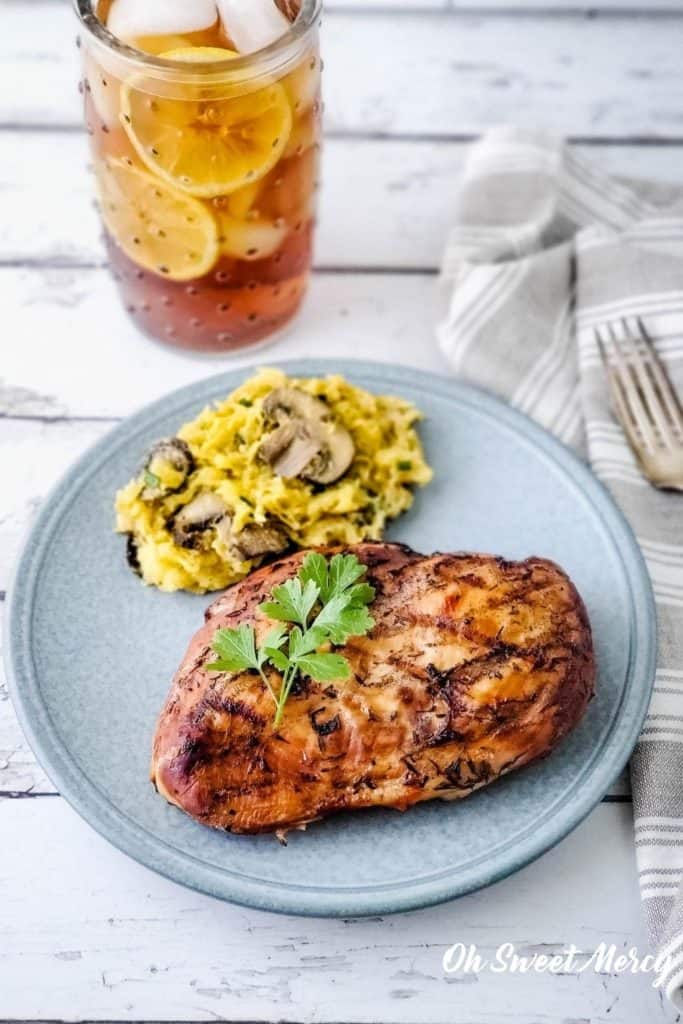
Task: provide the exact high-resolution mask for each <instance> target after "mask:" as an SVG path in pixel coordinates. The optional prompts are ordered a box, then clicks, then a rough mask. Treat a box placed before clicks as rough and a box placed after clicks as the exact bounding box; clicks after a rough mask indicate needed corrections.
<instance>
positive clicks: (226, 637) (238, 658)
mask: <svg viewBox="0 0 683 1024" xmlns="http://www.w3.org/2000/svg"><path fill="white" fill-rule="evenodd" d="M211 646H212V647H213V649H214V651H215V652H216V654H217V655H218V657H219V660H218V661H216V662H213V663H212V664H211V665H207V666H206V668H207V670H208V671H209V672H244V670H245V669H248V668H256V669H258V668H259V662H258V658H257V656H256V635H255V633H254V627H253V626H249V625H247V623H246V622H243V623H242V624H241V625H240V626H238V627H237V629H218V630H216V633H215V635H214V638H213V644H212V645H211Z"/></svg>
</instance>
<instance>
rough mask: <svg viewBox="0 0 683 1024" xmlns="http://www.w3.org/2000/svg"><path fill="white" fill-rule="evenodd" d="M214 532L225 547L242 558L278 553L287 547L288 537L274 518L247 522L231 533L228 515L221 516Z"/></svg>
mask: <svg viewBox="0 0 683 1024" xmlns="http://www.w3.org/2000/svg"><path fill="white" fill-rule="evenodd" d="M216 532H217V533H218V536H219V537H220V539H221V540H222V541H223V543H224V544H225V545H226V547H229V548H231V549H232V550H233V551H234V552H235V554H236V555H237V557H238V558H242V559H251V558H261V557H262V556H263V555H278V554H280V552H281V551H284V550H285V549H286V548H287V547H289V537H288V536H287V534H286V533H285V531H284V529H283V528H282V527H281V526H280V524H279V523H277V522H276V521H275V520H274V519H268V520H266V522H265V523H247V525H246V526H245V527H244V528H243V529H242V530H240V532H239V533H233V532H232V520H231V519H230V516H223V518H222V519H221V520H220V522H219V523H218V524H217V526H216Z"/></svg>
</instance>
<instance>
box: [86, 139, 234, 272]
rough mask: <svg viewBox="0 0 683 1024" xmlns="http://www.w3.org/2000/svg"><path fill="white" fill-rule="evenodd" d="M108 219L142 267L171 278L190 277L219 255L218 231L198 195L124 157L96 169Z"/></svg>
mask: <svg viewBox="0 0 683 1024" xmlns="http://www.w3.org/2000/svg"><path fill="white" fill-rule="evenodd" d="M96 175H97V181H98V185H99V190H100V205H101V209H102V219H103V221H104V223H105V225H106V227H107V229H108V230H109V232H110V233H111V234H112V235H113V237H114V238H115V240H116V242H117V243H118V244H119V245H120V247H121V248H122V249H123V251H124V252H125V254H126V255H127V256H129V257H130V259H132V260H133V261H134V262H135V263H137V264H138V266H141V267H144V268H145V269H146V270H153V271H154V272H155V273H157V274H159V275H160V276H162V277H167V278H169V280H171V281H190V280H192V279H193V278H195V277H201V276H202V275H203V274H207V273H208V272H209V270H211V268H212V266H213V265H214V263H215V262H216V260H217V259H218V230H217V225H216V221H215V220H214V218H213V217H212V215H211V213H210V212H209V210H208V209H207V208H206V207H205V206H204V205H203V204H202V203H200V202H199V200H197V199H193V198H192V196H188V195H186V194H185V193H184V192H179V191H178V189H175V188H170V187H169V186H168V185H166V184H165V183H164V182H162V181H159V179H158V178H155V177H153V176H152V175H151V174H148V173H147V171H144V170H142V169H141V168H139V167H134V166H132V165H130V164H129V163H126V161H124V160H117V159H115V158H113V157H108V158H107V159H106V160H105V161H104V162H103V163H101V164H99V165H98V167H97V169H96Z"/></svg>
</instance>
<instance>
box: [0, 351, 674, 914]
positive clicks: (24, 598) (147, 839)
mask: <svg viewBox="0 0 683 1024" xmlns="http://www.w3.org/2000/svg"><path fill="white" fill-rule="evenodd" d="M263 365H272V366H276V367H277V368H278V369H280V368H281V369H282V370H283V371H284V372H285V373H287V374H288V375H290V376H324V375H327V374H335V375H340V374H341V375H347V374H348V375H353V374H354V373H355V374H357V375H359V376H363V377H371V378H372V377H375V378H378V382H381V386H382V388H383V390H384V391H386V390H391V389H392V388H398V389H399V394H400V387H401V385H402V384H406V383H407V384H408V385H410V386H413V387H415V386H416V385H417V386H421V387H423V388H428V389H429V390H430V391H432V392H436V393H438V394H440V395H442V396H444V397H447V398H455V399H456V400H458V399H459V400H460V401H461V402H462V401H465V402H469V403H470V404H472V403H473V402H474V403H476V406H477V409H478V410H479V411H484V412H487V413H489V414H490V415H493V416H494V417H495V419H496V421H497V422H498V423H502V424H504V425H505V426H507V427H508V429H511V430H512V431H513V432H514V433H515V434H516V436H517V437H518V438H519V439H520V440H523V441H526V442H527V443H532V444H533V446H534V447H535V448H536V449H537V450H539V449H540V450H541V451H542V452H543V454H544V455H545V456H546V457H549V458H550V459H551V460H552V462H553V463H555V464H556V465H558V466H559V467H560V468H561V469H562V470H563V471H564V472H565V474H566V475H567V476H569V477H570V479H571V480H572V483H573V484H574V485H575V486H577V488H578V489H579V491H580V492H581V493H582V494H583V495H584V497H587V498H588V499H589V500H590V502H591V506H592V508H593V510H594V511H595V513H596V514H598V516H599V518H600V520H601V521H602V525H603V527H604V528H606V529H607V530H608V533H609V535H610V538H611V540H612V542H613V544H614V545H615V547H616V549H617V551H618V553H619V556H620V559H621V563H622V569H623V572H624V575H625V580H626V583H627V589H628V598H629V611H630V620H631V627H632V629H631V635H630V642H631V648H632V649H631V654H630V658H629V663H628V667H627V672H626V676H625V685H624V690H623V693H622V698H621V702H620V706H619V709H618V711H617V714H616V716H615V718H614V720H613V722H612V725H611V728H610V731H609V733H608V734H607V736H606V737H605V740H604V742H603V744H602V746H601V747H600V748H599V751H598V753H599V756H597V754H596V756H595V757H593V758H591V760H590V761H589V762H587V766H588V767H587V771H588V775H587V781H588V782H589V783H590V785H588V786H585V787H584V786H579V787H575V790H574V792H573V793H572V794H571V795H570V796H569V797H567V796H566V791H565V793H563V794H562V799H561V800H560V801H559V803H558V802H555V803H553V804H551V806H550V807H549V808H548V811H547V812H546V814H545V816H544V818H543V819H542V823H543V828H542V829H540V830H537V831H538V834H533V835H532V836H525V837H523V840H522V841H521V842H517V843H515V844H513V845H512V846H511V847H507V848H504V849H503V850H502V851H500V852H499V853H498V855H497V859H496V861H495V862H494V863H493V864H490V865H488V866H487V864H486V863H485V864H483V865H481V866H480V867H479V868H478V869H477V871H476V872H475V875H476V877H475V878H473V879H469V878H465V879H462V878H461V879H460V880H459V881H458V880H455V881H451V880H450V879H448V878H446V877H443V876H441V877H438V878H436V879H433V878H432V879H429V878H427V879H426V880H424V881H416V882H413V883H410V882H408V883H406V882H402V883H390V884H387V885H386V886H384V885H381V886H378V885H377V884H375V885H374V886H368V887H363V888H362V889H360V890H356V891H354V890H353V889H350V888H349V889H346V888H344V889H336V890H335V889H330V890H325V891H322V890H311V889H305V888H300V889H295V888H293V887H290V886H288V885H287V884H285V885H283V884H282V883H278V882H264V881H263V880H260V879H251V880H245V879H244V878H239V879H238V878H235V877H234V876H228V875H226V874H225V873H224V872H222V871H221V869H220V868H218V867H217V866H215V865H213V864H207V863H206V862H205V861H202V860H200V859H198V858H195V857H193V856H192V855H191V854H188V853H186V852H185V851H180V850H178V849H176V848H175V847H173V846H171V845H170V844H168V843H166V841H165V840H164V839H162V838H161V837H159V836H157V835H155V834H154V833H152V832H150V831H147V830H146V829H145V828H143V827H142V826H141V825H140V824H138V823H136V822H134V821H133V820H132V819H130V818H129V817H128V816H127V815H126V814H124V812H122V811H119V810H118V809H117V808H115V807H114V806H113V805H112V804H111V803H110V802H109V801H108V799H107V797H106V796H105V795H104V794H102V793H101V792H100V790H99V788H98V786H97V784H96V783H95V782H94V780H93V779H92V778H91V777H90V776H89V775H87V774H86V773H85V772H84V771H83V770H82V769H81V768H80V767H79V766H78V765H77V764H76V763H75V761H74V760H73V758H72V757H71V755H70V752H69V750H68V748H67V747H66V746H65V744H64V743H63V742H62V740H61V737H60V736H59V734H58V733H57V731H56V729H54V728H53V727H52V728H51V721H50V716H49V713H48V711H47V708H46V706H45V704H44V702H43V701H42V697H41V694H40V686H39V684H38V682H37V680H36V678H35V672H33V671H32V664H31V655H30V651H31V631H30V628H29V629H28V630H26V628H25V626H26V616H27V615H28V617H29V621H30V616H31V614H32V608H33V602H32V597H33V594H34V585H33V586H29V589H28V591H27V590H26V585H27V581H28V582H29V583H33V584H34V582H35V581H33V580H32V577H31V566H32V565H34V566H35V565H39V564H40V561H41V557H40V556H41V553H42V547H41V543H40V535H41V533H47V532H48V530H49V529H50V528H54V526H55V525H56V523H57V522H59V518H60V508H59V505H60V503H62V502H64V501H66V500H67V499H69V498H70V497H73V492H74V490H80V487H79V486H78V484H79V482H80V481H81V479H82V476H83V473H84V471H86V470H88V469H91V468H92V467H93V466H94V467H96V468H98V467H99V465H100V464H101V461H102V457H103V456H106V455H108V454H111V449H112V446H114V447H115V449H116V450H118V448H119V447H120V446H121V445H124V444H126V443H128V442H130V440H131V436H134V435H135V433H137V432H139V431H142V430H144V429H145V428H146V427H147V426H149V425H151V423H152V422H154V421H155V420H156V419H157V418H158V417H159V415H160V414H163V415H169V414H170V413H172V412H173V409H174V407H176V406H182V405H185V404H187V403H188V402H191V401H195V400H196V401H197V403H199V402H201V401H205V402H208V401H212V400H214V399H213V397H212V393H213V391H215V390H219V389H222V388H223V387H225V388H229V389H232V388H234V387H235V386H236V378H240V379H246V378H247V377H248V376H250V375H252V374H253V373H255V372H256V371H257V370H258V369H259V368H260V367H261V366H263ZM223 382H225V383H223ZM117 442H118V443H117ZM4 621H5V629H6V634H5V635H6V637H7V642H6V644H4V645H3V646H4V650H3V656H4V662H5V670H6V674H7V681H8V689H9V693H10V697H11V699H12V704H13V707H14V710H15V713H16V715H17V718H18V720H19V723H20V725H21V728H22V729H23V731H24V734H25V736H26V738H27V740H28V742H29V745H30V746H31V749H32V751H33V753H34V754H35V756H36V759H37V760H38V761H39V763H40V764H41V766H42V767H43V768H44V770H45V771H46V773H47V774H48V776H49V778H50V779H51V781H52V782H53V784H54V785H55V788H57V789H58V791H59V793H60V794H61V795H62V796H63V797H64V798H65V799H66V800H67V802H68V803H69V804H70V805H71V806H72V807H73V808H74V810H76V812H77V813H78V814H79V815H80V816H81V817H82V818H83V819H84V820H85V821H86V822H87V823H88V824H89V825H90V826H91V827H92V828H94V829H95V830H96V831H97V832H99V833H100V835H102V836H103V837H104V838H105V839H107V840H108V841H109V842H110V843H112V844H113V845H114V846H115V847H117V848H118V849H120V850H121V851H122V852H124V853H126V854H127V855H128V856H130V857H132V858H133V859H134V860H136V861H138V862H139V863H141V864H143V865H144V866H145V867H148V868H150V869H151V870H153V871H155V872H157V873H158V874H161V875H164V876H165V877H167V878H169V879H171V880H172V881H175V882H178V883H180V884H182V885H185V886H187V887H189V888H192V889H195V890H197V891H200V892H204V893H207V894H209V895H212V896H215V897H217V898H220V899H224V900H227V901H229V902H232V903H236V904H238V905H241V906H247V907H252V908H255V909H259V910H268V911H273V912H277V913H284V914H296V915H301V916H309V917H361V916H368V915H376V914H388V913H397V912H404V911H408V910H415V909H419V908H422V907H427V906H432V905H435V904H438V903H442V902H445V901H447V900H451V899H455V898H457V897H459V896H463V895H465V894H467V893H470V892H474V891H476V890H478V889H481V888H483V887H485V886H488V885H490V884H492V883H494V882H496V881H500V880H502V879H503V878H506V877H508V876H509V875H511V874H513V873H514V872H516V871H518V870H519V869H520V868H522V867H524V866H526V865H527V864H529V863H531V862H532V861H534V860H535V859H536V858H538V857H540V856H541V855H542V854H543V853H545V852H547V851H548V850H550V849H551V848H552V847H553V846H555V845H556V844H557V843H558V842H560V841H561V840H562V839H563V838H565V837H566V836H567V835H568V834H569V833H570V832H572V831H573V830H574V829H575V828H576V827H577V826H578V825H579V824H580V823H581V821H583V820H584V818H585V817H586V816H587V815H588V814H589V813H590V812H591V811H592V810H593V809H594V807H596V806H597V804H598V803H600V801H601V800H602V798H603V796H604V795H605V793H606V791H607V789H608V788H609V787H610V785H611V784H612V783H613V782H614V780H615V779H616V778H617V777H618V775H619V774H620V772H621V771H622V770H623V768H624V766H625V765H626V763H627V761H628V759H629V757H630V755H631V752H632V749H633V747H634V746H635V743H636V741H637V738H638V735H639V733H640V729H641V727H642V723H643V720H644V718H645V715H646V713H647V708H648V705H649V701H650V695H651V690H652V685H653V681H654V670H655V663H656V614H655V603H654V595H653V592H652V586H651V582H650V578H649V574H648V571H647V568H646V565H645V560H644V558H643V555H642V552H641V551H640V548H639V546H638V542H637V540H636V538H635V535H634V533H633V530H632V528H631V526H630V525H629V523H628V521H627V520H626V518H625V516H624V514H623V513H622V511H621V510H620V509H619V507H618V506H617V505H616V502H615V501H614V499H613V498H612V497H611V495H610V494H609V492H608V491H607V489H606V488H605V486H604V485H603V484H602V483H601V482H600V481H599V480H598V479H597V477H596V476H594V474H593V473H592V472H591V470H590V469H589V468H588V466H587V465H585V464H584V463H583V462H581V460H580V459H579V458H578V457H577V456H576V455H575V453H574V452H573V451H571V450H570V449H569V448H567V447H566V446H565V445H563V444H562V442H560V441H559V440H557V438H555V437H554V436H553V435H551V434H550V433H548V432H547V431H546V430H544V429H543V428H542V427H540V426H539V425H538V424H537V423H535V422H534V421H533V420H531V419H529V418H528V417H527V416H525V415H524V414H523V413H521V412H519V411H518V410H516V409H513V408H512V407H511V406H510V405H508V404H507V403H505V402H504V401H502V400H501V399H499V398H497V397H495V396H494V395H492V394H491V393H489V392H486V391H484V390H482V389H480V388H478V387H475V386H474V385H472V384H469V383H468V382H465V381H462V380H459V379H457V378H453V377H448V376H439V375H438V374H436V373H432V372H428V371H424V370H418V369H416V368H413V367H410V366H406V365H404V364H392V363H382V362H376V361H362V360H354V359H324V358H300V359H287V360H278V359H273V360H272V362H268V363H265V362H264V363H260V362H259V363H253V364H249V365H247V366H241V367H232V368H230V369H228V370H225V371H223V372H221V373H219V374H215V375H211V376H209V377H205V378H202V379H201V380H199V381H195V382H193V383H192V384H189V385H185V386H184V387H182V388H178V389H175V390H173V391H171V392H168V393H167V394H165V395H163V396H161V397H160V398H157V399H155V400H154V401H153V402H150V403H148V404H147V405H145V406H143V407H142V408H140V409H138V410H137V411H135V412H133V413H132V414H130V415H128V416H126V417H124V418H123V419H122V421H121V422H120V423H117V424H116V425H115V426H114V427H113V428H112V429H111V430H109V431H107V433H106V434H105V435H104V436H103V437H102V438H100V439H99V440H98V441H97V442H95V444H93V445H91V446H89V447H88V448H87V449H86V450H85V451H84V452H83V453H82V454H81V455H80V456H79V458H78V459H77V460H76V461H75V462H73V463H72V464H71V465H70V466H69V468H68V469H67V470H66V472H65V473H64V474H62V476H61V477H60V478H59V480H58V481H57V482H56V484H55V485H54V486H53V487H52V488H51V489H50V491H49V492H48V494H47V495H46V496H45V498H44V499H43V502H42V505H41V508H40V510H39V512H38V515H37V516H36V518H35V520H34V521H33V523H32V524H31V525H30V526H29V528H28V529H27V531H26V533H25V535H24V538H23V542H22V544H21V546H20V551H19V554H18V556H17V558H16V561H15V565H14V570H13V573H12V578H11V580H10V583H9V586H8V590H7V594H6V601H5V613H4ZM639 680H640V682H641V685H640V686H638V682H639ZM626 698H628V700H627V699H626ZM624 707H627V708H628V710H629V714H628V715H627V716H625V712H624ZM41 715H42V721H41ZM39 725H42V728H39V727H38V726H39ZM588 769H590V770H588Z"/></svg>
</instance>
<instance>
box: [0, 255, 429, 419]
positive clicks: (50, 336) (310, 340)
mask: <svg viewBox="0 0 683 1024" xmlns="http://www.w3.org/2000/svg"><path fill="white" fill-rule="evenodd" d="M433 288H434V282H433V279H432V278H430V277H429V276H426V275H414V274H413V275H406V274H389V275H382V274H357V275H354V274H346V273H342V274H318V275H316V276H315V278H314V280H313V282H312V286H311V290H310V295H309V298H308V300H307V301H306V302H305V304H304V308H303V311H302V312H301V314H300V316H299V318H298V319H297V320H296V321H295V325H292V330H291V331H290V333H289V334H287V335H286V336H285V337H283V338H282V339H281V340H279V341H278V344H277V348H276V349H274V350H272V351H269V350H267V349H259V350H257V352H256V353H255V354H254V353H252V354H249V352H248V351H246V352H245V353H244V354H243V355H241V356H239V357H233V358H232V359H231V358H229V357H228V358H220V357H214V358H208V359H207V358H204V359H202V358H197V356H192V355H191V354H190V355H186V354H183V353H181V352H175V351H174V350H172V349H169V348H166V347H164V346H161V345H153V344H150V342H149V341H148V340H147V339H145V338H144V337H143V335H141V334H140V333H139V332H138V330H137V329H136V327H135V326H134V325H133V324H132V322H131V321H130V320H129V318H128V316H127V314H126V313H125V312H124V310H123V309H122V307H121V306H120V305H119V302H118V300H117V297H116V295H115V292H114V287H113V284H112V282H111V281H110V278H109V274H108V273H107V272H106V271H105V270H104V269H95V270H64V269H55V268H49V267H48V268H41V267H38V268H25V269H14V268H4V269H0V305H1V306H2V308H3V311H4V313H3V316H4V324H5V330H6V332H7V335H6V336H7V337H8V338H11V339H12V343H11V345H7V346H5V348H4V350H3V360H2V361H3V366H2V374H3V376H4V378H5V385H4V388H5V393H4V395H3V392H2V391H1V390H0V412H2V410H3V408H4V409H5V410H6V411H10V412H11V413H12V414H13V415H17V414H21V410H22V408H28V409H29V410H31V413H30V414H31V415H35V414H41V415H44V416H46V417H51V418H54V417H56V416H57V417H58V416H62V415H71V416H96V417H98V416H122V415H127V414H128V413H129V412H131V411H132V410H133V409H135V408H138V407H139V406H141V405H144V404H146V403H147V402H149V401H151V399H153V398H156V397H158V396H160V395H162V394H165V393H166V392H167V391H170V390H172V389H173V388H175V387H180V386H181V385H183V384H188V383H190V382H191V381H194V380H200V379H201V378H203V377H207V376H209V375H210V374H212V373H215V372H218V371H219V370H221V369H225V368H226V367H228V366H232V365H236V366H245V365H250V364H253V363H254V362H256V363H258V364H261V365H264V364H265V365H267V364H268V363H269V362H274V361H275V362H277V361H278V360H282V359H286V358H289V357H294V356H314V355H318V356H321V355H325V356H355V357H357V358H368V359H379V360H381V361H387V362H399V363H407V364H408V365H412V366H421V367H423V368H425V369H430V370H435V371H437V372H445V370H446V364H445V361H444V360H443V358H442V357H441V355H440V353H439V351H438V349H437V346H436V342H435V341H434V337H433V326H432V310H433V308H434V307H433ZM294 327H295V329H294ZM56 354H58V356H57V355H56Z"/></svg>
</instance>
